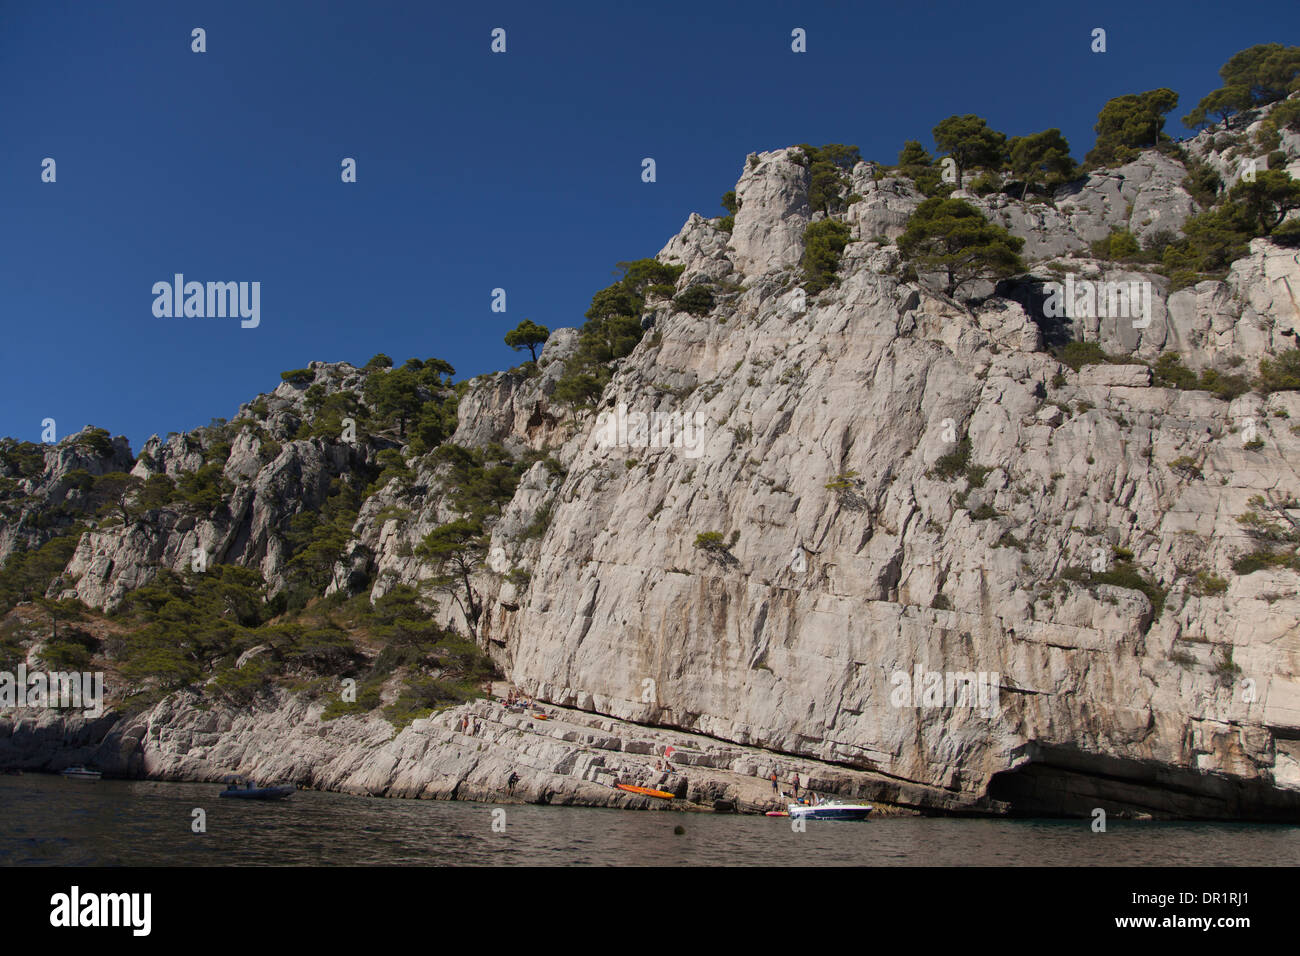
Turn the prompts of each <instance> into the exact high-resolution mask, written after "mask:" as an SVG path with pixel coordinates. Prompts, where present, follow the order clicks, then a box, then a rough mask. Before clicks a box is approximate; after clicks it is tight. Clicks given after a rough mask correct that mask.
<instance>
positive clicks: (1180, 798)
mask: <svg viewBox="0 0 1300 956" xmlns="http://www.w3.org/2000/svg"><path fill="white" fill-rule="evenodd" d="M988 797H989V799H990V800H991V801H995V802H1000V803H1003V804H1004V805H1005V807H1006V808H1007V814H1008V815H1009V816H1015V817H1091V816H1092V814H1093V810H1094V809H1096V808H1101V809H1102V810H1105V811H1106V815H1107V816H1108V817H1119V818H1136V817H1151V818H1155V819H1175V818H1176V819H1183V820H1231V821H1234V822H1242V821H1254V822H1269V823H1280V822H1287V823H1295V822H1296V821H1297V820H1300V793H1295V792H1293V791H1286V790H1279V789H1277V788H1275V787H1273V786H1270V785H1269V784H1267V783H1265V782H1264V781H1260V780H1243V779H1240V778H1235V777H1229V776H1226V775H1222V774H1209V773H1199V772H1197V771H1195V770H1187V769H1182V768H1174V767H1169V766H1164V765H1158V764H1154V763H1146V762H1142V761H1136V760H1125V759H1121V758H1117V757H1110V756H1105V755H1101V754H1089V753H1083V752H1082V751H1079V750H1076V749H1073V748H1069V747H1047V746H1041V745H1040V746H1036V747H1035V748H1034V753H1033V756H1032V757H1031V759H1030V760H1029V762H1028V763H1025V764H1022V765H1021V766H1019V767H1016V768H1015V769H1014V770H1006V771H1003V772H1001V773H998V774H996V775H994V777H993V779H992V780H991V781H990V782H989V788H988Z"/></svg>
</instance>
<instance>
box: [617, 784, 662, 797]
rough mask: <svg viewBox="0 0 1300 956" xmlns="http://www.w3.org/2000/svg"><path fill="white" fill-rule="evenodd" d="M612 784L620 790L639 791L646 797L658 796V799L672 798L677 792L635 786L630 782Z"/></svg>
mask: <svg viewBox="0 0 1300 956" xmlns="http://www.w3.org/2000/svg"><path fill="white" fill-rule="evenodd" d="M614 786H616V787H618V789H620V790H626V791H627V792H628V793H639V794H641V795H642V796H646V797H658V798H659V799H660V800H672V799H674V798H675V797H676V796H677V794H675V793H669V792H668V791H666V790H652V789H650V788H649V787H636V786H633V785H632V784H630V783H616V784H614Z"/></svg>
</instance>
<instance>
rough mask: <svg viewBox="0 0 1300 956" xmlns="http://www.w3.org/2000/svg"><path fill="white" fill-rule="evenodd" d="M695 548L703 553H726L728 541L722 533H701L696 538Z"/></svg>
mask: <svg viewBox="0 0 1300 956" xmlns="http://www.w3.org/2000/svg"><path fill="white" fill-rule="evenodd" d="M695 547H697V548H700V549H701V550H703V551H712V552H717V553H720V552H725V551H726V550H727V539H726V536H725V535H723V533H722V532H721V531H701V532H700V533H699V534H697V535H696V536H695Z"/></svg>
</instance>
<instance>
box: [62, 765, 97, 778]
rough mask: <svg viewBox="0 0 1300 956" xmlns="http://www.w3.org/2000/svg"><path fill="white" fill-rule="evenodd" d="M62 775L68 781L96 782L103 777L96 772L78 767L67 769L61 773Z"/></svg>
mask: <svg viewBox="0 0 1300 956" xmlns="http://www.w3.org/2000/svg"><path fill="white" fill-rule="evenodd" d="M62 775H63V776H65V777H67V778H69V779H70V780H98V779H99V778H100V777H102V776H103V774H102V773H100V772H99V771H98V770H90V769H87V768H86V767H82V766H80V765H78V766H76V767H69V768H68V769H67V770H64V771H63V774H62Z"/></svg>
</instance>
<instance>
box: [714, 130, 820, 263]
mask: <svg viewBox="0 0 1300 956" xmlns="http://www.w3.org/2000/svg"><path fill="white" fill-rule="evenodd" d="M797 152H799V151H798V150H794V149H778V150H775V151H774V152H770V153H758V154H755V155H754V156H752V157H751V159H750V161H748V162H747V163H746V164H745V170H744V172H743V173H742V174H741V177H740V182H738V183H736V198H737V199H738V200H739V201H740V209H739V210H738V211H737V212H736V225H735V228H734V229H733V231H732V234H731V246H732V248H733V249H734V250H735V254H734V257H733V261H734V262H735V264H736V268H737V269H738V270H740V271H741V272H744V273H746V274H752V275H762V274H764V273H767V272H772V271H775V270H780V269H786V268H789V267H791V266H795V265H798V263H799V259H800V257H801V256H802V255H803V231H804V228H805V227H806V226H807V225H808V222H809V218H810V210H809V207H808V170H807V169H805V168H804V167H803V166H802V165H800V164H799V163H796V162H794V161H793V160H792V159H791V158H790V156H791V154H792V153H797ZM755 159H757V162H754V160H755Z"/></svg>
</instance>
